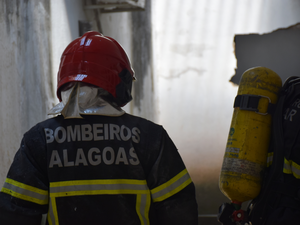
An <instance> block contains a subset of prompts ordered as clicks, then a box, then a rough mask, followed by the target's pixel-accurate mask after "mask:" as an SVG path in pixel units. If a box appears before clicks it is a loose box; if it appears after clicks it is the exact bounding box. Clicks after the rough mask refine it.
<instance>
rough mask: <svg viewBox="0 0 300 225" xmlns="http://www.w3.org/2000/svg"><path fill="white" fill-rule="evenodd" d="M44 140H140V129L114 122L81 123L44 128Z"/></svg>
mask: <svg viewBox="0 0 300 225" xmlns="http://www.w3.org/2000/svg"><path fill="white" fill-rule="evenodd" d="M44 131H45V135H46V142H47V143H48V144H49V143H52V142H54V141H56V142H57V143H60V144H61V143H64V142H66V141H67V142H73V141H102V140H118V141H128V140H130V139H132V141H133V142H135V143H139V142H140V133H141V132H140V130H139V129H138V128H137V127H133V128H132V129H130V128H128V127H126V126H124V125H122V126H121V127H120V126H119V125H116V124H93V126H92V125H90V124H83V125H74V126H67V127H66V128H65V127H62V126H59V127H57V128H55V129H54V130H53V129H50V128H44Z"/></svg>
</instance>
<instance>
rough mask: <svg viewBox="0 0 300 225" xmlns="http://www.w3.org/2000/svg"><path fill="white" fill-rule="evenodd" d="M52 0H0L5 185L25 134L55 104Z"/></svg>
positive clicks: (0, 177) (0, 172) (0, 167)
mask: <svg viewBox="0 0 300 225" xmlns="http://www.w3.org/2000/svg"><path fill="white" fill-rule="evenodd" d="M49 17H50V7H49V1H48V0H33V1H25V0H24V1H19V0H3V1H0V30H1V32H0V40H1V42H0V49H1V54H0V68H1V70H0V105H1V108H0V124H1V127H0V137H1V141H0V154H1V158H0V184H3V182H4V179H5V177H6V173H7V170H8V167H9V165H10V164H11V162H12V159H13V156H14V154H15V152H16V151H17V150H18V148H19V145H20V142H21V138H22V135H23V133H24V132H25V131H27V130H28V129H29V128H30V127H31V126H33V125H35V124H36V123H37V122H39V121H42V120H44V119H45V118H46V114H47V110H48V109H49V108H50V107H51V105H52V101H53V96H52V92H51V88H52V83H51V79H50V77H51V67H50V54H49V52H50V40H49V28H50V23H49Z"/></svg>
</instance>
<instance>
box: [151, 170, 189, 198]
mask: <svg viewBox="0 0 300 225" xmlns="http://www.w3.org/2000/svg"><path fill="white" fill-rule="evenodd" d="M190 183H192V180H191V178H190V176H189V174H188V172H187V170H186V169H184V170H183V171H181V172H180V173H179V174H177V175H176V176H175V177H173V178H172V179H170V180H169V181H168V182H166V183H164V184H162V185H160V186H158V187H156V188H154V189H152V190H151V195H152V199H153V202H159V201H163V200H165V199H167V198H169V197H170V196H172V195H174V194H176V193H178V192H179V191H181V190H182V189H184V188H185V187H186V186H188V185H189V184H190Z"/></svg>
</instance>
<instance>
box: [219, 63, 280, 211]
mask: <svg viewBox="0 0 300 225" xmlns="http://www.w3.org/2000/svg"><path fill="white" fill-rule="evenodd" d="M281 86H282V81H281V78H280V77H279V76H278V75H277V74H276V73H275V72H274V71H272V70H270V69H268V68H265V67H255V68H251V69H248V70H247V71H245V72H244V73H243V75H242V77H241V80H240V84H239V89H238V94H237V97H236V101H235V106H236V105H237V104H236V103H240V104H238V105H239V106H238V107H235V108H234V112H233V116H232V120H231V126H230V131H229V135H228V140H227V145H226V150H225V154H224V159H223V165H222V169H221V173H220V180H219V187H220V190H221V191H222V193H223V194H224V195H225V196H227V197H228V198H229V199H230V200H231V202H233V203H236V204H238V205H241V203H242V202H245V201H248V200H251V199H254V198H255V197H256V196H257V195H258V194H259V192H260V189H261V181H262V172H263V170H264V168H265V167H266V163H267V154H268V147H269V142H270V136H271V123H272V115H271V114H269V113H268V108H270V107H268V106H269V103H271V104H276V102H277V98H278V93H279V91H280V89H281ZM255 96H258V97H255ZM241 99H243V100H241ZM237 100H239V101H237ZM253 101H254V102H255V101H257V102H258V106H257V110H255V109H251V107H250V108H249V106H248V105H250V102H252V103H253Z"/></svg>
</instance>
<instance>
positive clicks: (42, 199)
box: [2, 179, 48, 205]
mask: <svg viewBox="0 0 300 225" xmlns="http://www.w3.org/2000/svg"><path fill="white" fill-rule="evenodd" d="M2 192H4V193H7V194H9V195H11V196H13V197H16V198H19V199H23V200H26V201H30V202H34V203H36V204H40V205H46V204H48V191H45V190H42V189H38V188H35V187H32V186H29V185H25V184H23V183H20V182H17V181H14V180H11V179H6V182H5V183H4V185H3V189H2Z"/></svg>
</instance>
